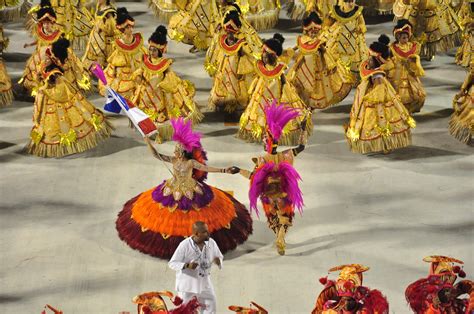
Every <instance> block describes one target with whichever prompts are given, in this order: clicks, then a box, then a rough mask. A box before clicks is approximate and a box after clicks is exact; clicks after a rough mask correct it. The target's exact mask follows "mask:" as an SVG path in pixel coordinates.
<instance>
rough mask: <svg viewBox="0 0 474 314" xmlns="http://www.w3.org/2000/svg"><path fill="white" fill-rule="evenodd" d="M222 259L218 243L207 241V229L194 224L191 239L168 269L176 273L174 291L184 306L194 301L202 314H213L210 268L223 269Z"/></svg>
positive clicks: (214, 298) (171, 261) (214, 301)
mask: <svg viewBox="0 0 474 314" xmlns="http://www.w3.org/2000/svg"><path fill="white" fill-rule="evenodd" d="M223 258H224V256H223V255H222V253H221V251H220V250H219V247H218V246H217V243H216V242H215V241H214V240H213V239H211V238H209V231H208V228H207V225H206V224H205V223H204V222H202V221H196V222H195V223H194V225H193V235H192V236H191V237H189V238H187V239H185V240H183V241H182V242H181V243H180V244H179V245H178V248H177V249H176V251H175V252H174V254H173V256H172V257H171V260H170V261H169V263H168V266H169V267H170V268H171V269H173V270H175V271H176V291H177V292H178V295H179V297H180V298H181V299H183V301H184V302H188V301H189V300H191V299H192V298H193V297H197V299H198V301H199V303H200V304H201V306H202V308H203V311H202V313H203V314H216V313H217V307H216V295H215V293H214V287H213V286H212V283H211V278H210V275H211V273H210V271H211V266H212V264H213V263H215V264H216V265H217V266H218V267H219V269H221V268H222V260H223Z"/></svg>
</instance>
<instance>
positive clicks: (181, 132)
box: [171, 117, 201, 153]
mask: <svg viewBox="0 0 474 314" xmlns="http://www.w3.org/2000/svg"><path fill="white" fill-rule="evenodd" d="M171 126H173V129H174V133H173V141H175V142H178V143H180V144H181V145H183V148H184V149H185V150H186V151H187V152H190V153H191V152H192V151H193V149H194V148H200V147H201V133H198V132H193V127H192V122H191V120H188V121H185V120H184V118H182V117H181V118H178V119H171Z"/></svg>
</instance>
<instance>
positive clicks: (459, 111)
mask: <svg viewBox="0 0 474 314" xmlns="http://www.w3.org/2000/svg"><path fill="white" fill-rule="evenodd" d="M473 78H474V63H471V68H470V73H469V74H468V76H467V77H466V80H465V81H464V84H463V85H462V87H461V92H460V93H459V94H457V95H456V96H455V97H454V101H453V108H454V113H453V114H452V115H451V120H450V121H449V132H450V133H451V135H452V136H454V137H455V138H456V139H457V140H459V141H461V142H463V143H465V144H468V145H472V144H473V141H472V137H473V135H474V86H473V85H472V83H473Z"/></svg>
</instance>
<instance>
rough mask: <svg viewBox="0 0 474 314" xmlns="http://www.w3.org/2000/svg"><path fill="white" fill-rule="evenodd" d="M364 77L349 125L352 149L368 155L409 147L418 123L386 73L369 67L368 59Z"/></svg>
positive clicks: (363, 67)
mask: <svg viewBox="0 0 474 314" xmlns="http://www.w3.org/2000/svg"><path fill="white" fill-rule="evenodd" d="M361 78H362V81H361V83H360V84H359V86H358V87H357V90H356V94H355V96H354V103H353V105H352V108H351V113H350V121H349V125H348V126H347V127H346V138H347V142H348V144H349V147H350V149H351V151H352V152H354V153H361V154H367V153H375V152H382V151H390V150H393V149H397V148H402V147H405V146H409V145H410V144H411V128H414V127H415V125H416V124H415V121H414V120H413V118H412V117H411V116H410V113H409V112H408V110H407V109H406V108H405V106H403V103H402V102H401V101H400V98H399V96H398V95H397V93H396V91H395V89H394V88H393V87H392V85H391V84H390V82H389V81H388V80H387V79H386V78H385V72H384V71H383V70H382V69H381V68H377V69H369V68H368V63H367V61H364V62H363V63H362V64H361ZM378 80H381V81H378Z"/></svg>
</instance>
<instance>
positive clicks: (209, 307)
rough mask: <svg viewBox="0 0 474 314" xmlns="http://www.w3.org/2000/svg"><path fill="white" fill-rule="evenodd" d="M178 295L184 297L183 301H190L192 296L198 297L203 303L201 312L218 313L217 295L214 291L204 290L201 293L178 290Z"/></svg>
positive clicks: (203, 313)
mask: <svg viewBox="0 0 474 314" xmlns="http://www.w3.org/2000/svg"><path fill="white" fill-rule="evenodd" d="M178 296H179V297H180V298H181V299H183V302H185V303H186V302H188V301H189V300H191V299H192V298H194V297H196V298H197V299H198V301H199V303H200V304H201V308H200V310H199V312H200V313H201V314H216V313H217V306H216V296H215V294H214V292H213V291H203V292H201V293H200V294H196V293H189V292H178Z"/></svg>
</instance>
